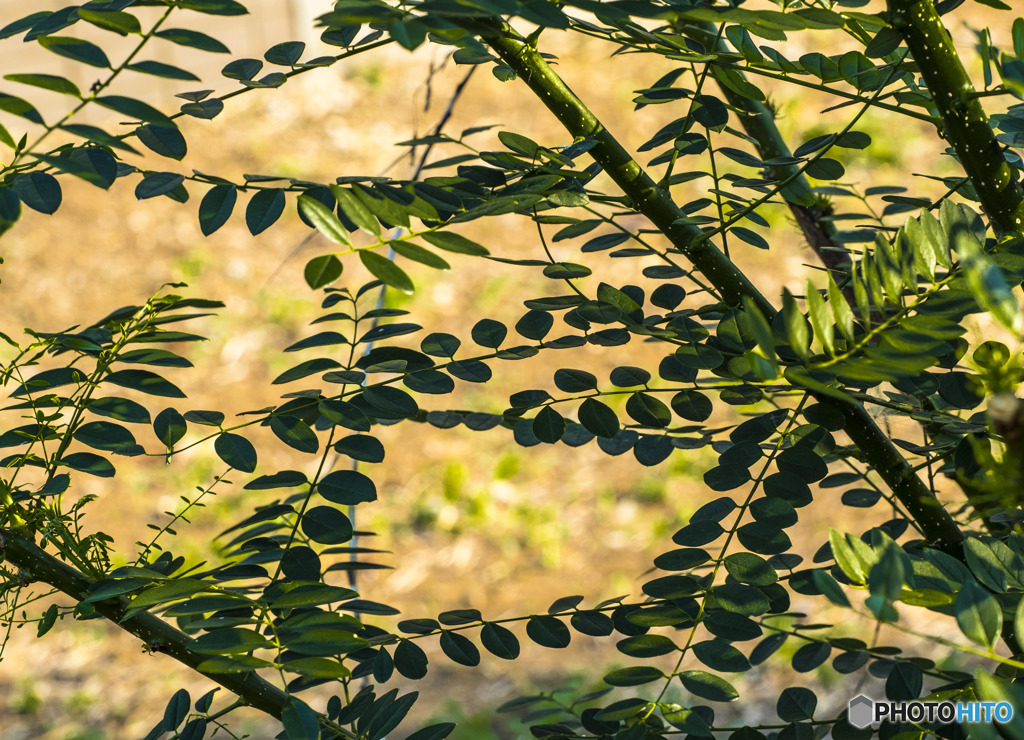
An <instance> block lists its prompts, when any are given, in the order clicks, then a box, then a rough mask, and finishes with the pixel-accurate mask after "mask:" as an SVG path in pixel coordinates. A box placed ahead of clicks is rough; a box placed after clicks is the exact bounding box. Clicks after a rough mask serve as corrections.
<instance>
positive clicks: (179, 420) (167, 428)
mask: <svg viewBox="0 0 1024 740" xmlns="http://www.w3.org/2000/svg"><path fill="white" fill-rule="evenodd" d="M186 431H188V424H187V423H186V422H185V417H183V416H182V415H181V414H179V413H178V412H177V411H175V410H174V409H171V408H167V409H164V410H163V411H161V412H160V413H159V414H157V416H156V419H154V420H153V432H154V433H155V434H156V438H157V439H159V440H160V441H161V442H163V443H164V446H165V447H167V448H168V449H170V448H172V447H174V445H175V444H177V443H178V441H179V440H180V439H181V438H182V437H184V436H185V432H186Z"/></svg>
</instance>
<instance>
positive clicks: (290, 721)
mask: <svg viewBox="0 0 1024 740" xmlns="http://www.w3.org/2000/svg"><path fill="white" fill-rule="evenodd" d="M281 724H282V725H284V731H285V735H286V736H287V738H288V740H320V723H319V722H318V721H317V718H316V713H315V712H314V711H313V710H312V709H310V708H309V705H308V704H306V702H304V701H302V700H301V699H297V698H295V697H294V696H292V697H289V699H288V705H287V706H285V708H284V710H283V711H282V712H281Z"/></svg>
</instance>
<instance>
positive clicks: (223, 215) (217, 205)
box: [199, 185, 238, 236]
mask: <svg viewBox="0 0 1024 740" xmlns="http://www.w3.org/2000/svg"><path fill="white" fill-rule="evenodd" d="M237 200H238V191H237V190H236V189H235V188H234V186H232V185H214V186H213V187H212V188H210V190H209V191H208V192H207V193H206V195H204V196H203V200H202V202H200V204H199V228H200V230H201V231H202V232H203V236H209V235H210V234H212V233H213V232H215V231H216V230H217V229H219V228H220V227H221V226H223V225H224V224H225V223H226V222H227V220H228V218H230V217H231V211H233V210H234V208H235V202H236V201H237Z"/></svg>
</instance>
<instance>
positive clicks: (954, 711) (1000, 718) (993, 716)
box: [846, 694, 1013, 729]
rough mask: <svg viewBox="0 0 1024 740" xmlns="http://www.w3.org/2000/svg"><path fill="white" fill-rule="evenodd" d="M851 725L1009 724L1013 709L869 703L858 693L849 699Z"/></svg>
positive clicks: (1000, 705)
mask: <svg viewBox="0 0 1024 740" xmlns="http://www.w3.org/2000/svg"><path fill="white" fill-rule="evenodd" d="M846 718H847V720H848V721H849V722H850V724H851V725H853V726H854V727H857V728H859V729H863V728H865V727H867V726H868V725H870V724H872V723H874V722H881V721H882V720H886V719H887V720H890V721H892V722H939V723H942V724H946V725H948V724H952V723H953V722H1000V723H1002V722H1009V721H1010V720H1011V719H1013V707H1012V706H1010V703H1009V702H1005V701H1000V702H995V701H970V702H952V701H907V702H892V701H873V700H872V699H870V698H868V697H866V696H864V695H863V694H859V695H857V696H855V697H853V698H852V699H850V708H849V712H848V713H847V715H846Z"/></svg>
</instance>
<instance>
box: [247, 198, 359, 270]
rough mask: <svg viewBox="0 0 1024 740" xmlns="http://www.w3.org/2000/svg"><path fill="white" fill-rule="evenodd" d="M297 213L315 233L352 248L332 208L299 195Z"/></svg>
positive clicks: (346, 232)
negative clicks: (309, 224) (313, 227)
mask: <svg viewBox="0 0 1024 740" xmlns="http://www.w3.org/2000/svg"><path fill="white" fill-rule="evenodd" d="M282 197H283V194H282ZM299 212H300V213H301V214H302V215H303V216H305V217H306V218H307V219H308V220H309V222H310V223H311V224H313V226H315V227H316V229H317V231H319V232H320V233H321V234H323V235H324V236H326V237H327V238H328V239H330V240H331V241H332V242H334V243H335V244H340V245H341V246H343V247H351V246H352V240H351V239H349V236H348V231H346V230H345V227H344V226H342V225H341V221H340V220H339V219H338V217H337V216H336V215H335V214H334V210H333V209H332V208H328V207H327V206H325V205H324V204H323V203H321V202H320V201H318V200H317V199H316V198H314V197H313V196H311V195H300V196H299ZM275 220H276V219H275ZM264 228H265V227H264ZM261 231H262V229H261ZM254 233H256V232H254ZM339 274H340V272H339ZM307 282H308V281H307Z"/></svg>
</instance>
